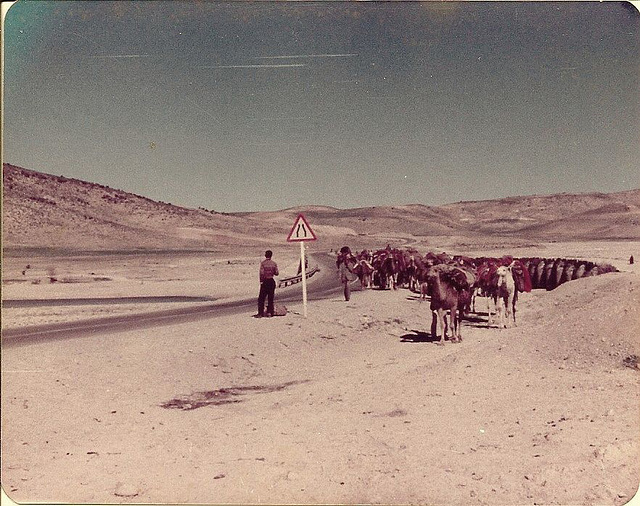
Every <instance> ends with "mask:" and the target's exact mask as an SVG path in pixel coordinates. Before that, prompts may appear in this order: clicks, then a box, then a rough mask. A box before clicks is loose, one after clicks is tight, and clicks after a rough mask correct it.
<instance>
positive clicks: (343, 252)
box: [336, 246, 357, 301]
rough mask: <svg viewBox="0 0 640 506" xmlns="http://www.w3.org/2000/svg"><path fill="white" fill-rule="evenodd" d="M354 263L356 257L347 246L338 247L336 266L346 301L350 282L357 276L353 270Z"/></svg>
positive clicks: (349, 290)
mask: <svg viewBox="0 0 640 506" xmlns="http://www.w3.org/2000/svg"><path fill="white" fill-rule="evenodd" d="M355 265H356V257H354V256H353V254H352V253H351V249H350V248H349V246H343V247H342V248H340V253H339V254H338V258H337V259H336V267H337V268H338V277H339V278H340V283H342V284H343V285H344V300H346V301H348V300H349V299H350V298H351V282H352V281H353V280H355V279H356V278H357V275H356V274H355V273H354V272H353V268H354V267H355Z"/></svg>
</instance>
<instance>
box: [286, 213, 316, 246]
mask: <svg viewBox="0 0 640 506" xmlns="http://www.w3.org/2000/svg"><path fill="white" fill-rule="evenodd" d="M316 239H317V237H316V234H314V233H313V230H311V227H310V226H309V222H308V221H307V220H306V219H305V217H304V216H303V215H302V214H299V215H298V217H297V218H296V221H295V222H294V224H293V227H291V232H289V237H287V241H289V242H304V241H315V240H316Z"/></svg>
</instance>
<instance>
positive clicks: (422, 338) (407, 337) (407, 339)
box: [400, 330, 440, 343]
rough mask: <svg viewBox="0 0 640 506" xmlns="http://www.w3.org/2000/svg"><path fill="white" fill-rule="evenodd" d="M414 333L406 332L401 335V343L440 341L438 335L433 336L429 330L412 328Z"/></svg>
mask: <svg viewBox="0 0 640 506" xmlns="http://www.w3.org/2000/svg"><path fill="white" fill-rule="evenodd" d="M411 332H413V333H412V334H404V335H402V336H400V342H401V343H435V342H436V341H438V342H439V341H440V338H438V337H431V334H430V333H428V332H422V331H420V330H412V331H411Z"/></svg>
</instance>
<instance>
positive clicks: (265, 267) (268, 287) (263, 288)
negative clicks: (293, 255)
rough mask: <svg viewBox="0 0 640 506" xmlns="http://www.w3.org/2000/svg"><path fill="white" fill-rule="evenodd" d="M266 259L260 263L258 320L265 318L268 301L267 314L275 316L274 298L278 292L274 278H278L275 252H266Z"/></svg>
mask: <svg viewBox="0 0 640 506" xmlns="http://www.w3.org/2000/svg"><path fill="white" fill-rule="evenodd" d="M264 256H265V259H264V260H263V261H262V262H261V263H260V294H259V295H258V314H257V315H256V316H257V317H258V318H262V317H263V316H265V313H264V301H265V299H267V314H266V316H273V297H274V294H275V291H276V281H275V279H273V277H274V276H278V275H279V274H280V273H279V272H278V264H276V263H275V262H274V261H273V260H271V257H272V256H273V252H272V251H271V250H267V251H265V252H264Z"/></svg>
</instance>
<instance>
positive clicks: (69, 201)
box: [3, 164, 640, 250]
mask: <svg viewBox="0 0 640 506" xmlns="http://www.w3.org/2000/svg"><path fill="white" fill-rule="evenodd" d="M3 190H4V202H3V242H4V246H5V248H6V247H9V248H11V247H48V248H70V249H96V250H104V249H122V247H123V245H126V249H139V248H148V249H219V248H225V247H231V248H233V247H236V248H237V247H238V246H240V245H242V246H246V247H255V248H258V249H259V248H261V247H263V246H264V245H265V244H269V243H273V242H274V241H276V242H281V241H282V239H283V237H284V238H286V234H287V233H288V232H289V229H290V227H291V225H292V224H293V222H294V220H295V217H296V215H297V214H298V213H300V212H303V213H305V216H306V217H307V219H308V220H309V221H310V223H312V224H313V226H314V230H315V231H316V233H317V235H318V236H319V237H320V240H319V243H322V244H321V246H322V247H323V248H324V246H327V249H328V248H329V244H331V247H333V246H335V244H337V243H341V242H343V241H348V243H349V244H352V245H353V246H356V247H358V246H359V245H363V246H367V247H375V246H376V245H378V244H385V243H386V242H388V241H390V240H391V241H393V240H394V238H403V239H404V240H406V241H408V242H410V241H411V240H412V239H414V238H415V239H417V240H424V239H425V238H427V237H449V238H454V237H457V238H460V237H468V238H471V239H473V238H486V237H512V238H516V237H517V238H526V239H529V240H545V241H555V240H584V239H595V238H597V239H618V240H620V239H622V240H626V239H632V240H637V239H640V227H638V224H639V223H640V190H632V191H627V192H622V193H612V194H602V193H593V194H576V195H574V194H561V195H547V196H540V195H536V196H526V197H510V198H504V199H499V200H488V201H478V202H458V203H455V204H447V205H443V206H437V207H435V206H427V205H421V204H412V205H401V206H387V207H384V206H379V207H364V208H356V209H336V208H332V207H326V206H313V205H309V206H302V207H296V208H290V209H285V210H280V211H272V212H250V213H218V212H215V211H209V210H206V209H202V208H201V209H190V208H185V207H179V206H175V205H171V204H167V203H164V202H155V201H153V200H150V199H148V198H145V197H141V196H138V195H135V194H132V193H127V192H124V191H121V190H117V189H113V188H109V187H107V186H102V185H98V184H94V183H89V182H85V181H80V180H77V179H70V178H66V177H63V176H54V175H49V174H44V173H40V172H36V171H33V170H28V169H24V168H20V167H16V166H13V165H10V164H4V165H3ZM325 243H326V244H325ZM319 245H320V244H319Z"/></svg>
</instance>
